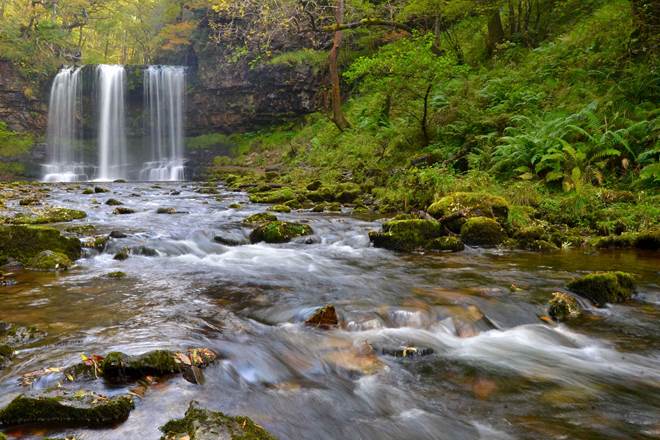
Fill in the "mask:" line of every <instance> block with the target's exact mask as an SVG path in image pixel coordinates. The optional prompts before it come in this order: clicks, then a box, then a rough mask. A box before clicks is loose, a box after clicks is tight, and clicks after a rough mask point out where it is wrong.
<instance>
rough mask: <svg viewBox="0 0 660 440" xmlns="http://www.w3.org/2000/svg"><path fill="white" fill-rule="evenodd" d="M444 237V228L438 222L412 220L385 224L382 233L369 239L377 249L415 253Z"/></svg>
mask: <svg viewBox="0 0 660 440" xmlns="http://www.w3.org/2000/svg"><path fill="white" fill-rule="evenodd" d="M442 235H443V229H442V226H441V225H440V223H438V222H437V221H435V220H423V219H412V220H394V221H390V222H387V223H384V224H383V229H382V231H381V232H375V231H372V232H370V233H369V239H370V240H371V242H372V243H373V244H374V246H375V247H380V248H385V249H390V250H394V251H413V250H415V249H419V248H424V247H426V245H427V244H428V243H429V242H430V241H431V240H433V239H435V238H438V237H441V236H442Z"/></svg>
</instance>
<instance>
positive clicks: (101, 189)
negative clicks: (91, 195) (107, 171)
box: [94, 186, 110, 194]
mask: <svg viewBox="0 0 660 440" xmlns="http://www.w3.org/2000/svg"><path fill="white" fill-rule="evenodd" d="M94 192H95V193H96V194H102V193H107V192H110V190H109V189H108V188H104V187H102V186H95V187H94Z"/></svg>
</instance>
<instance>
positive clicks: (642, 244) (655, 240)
mask: <svg viewBox="0 0 660 440" xmlns="http://www.w3.org/2000/svg"><path fill="white" fill-rule="evenodd" d="M635 247H636V248H638V249H647V250H653V251H657V250H658V249H660V229H654V230H650V231H644V232H641V233H640V234H639V235H637V237H636V238H635Z"/></svg>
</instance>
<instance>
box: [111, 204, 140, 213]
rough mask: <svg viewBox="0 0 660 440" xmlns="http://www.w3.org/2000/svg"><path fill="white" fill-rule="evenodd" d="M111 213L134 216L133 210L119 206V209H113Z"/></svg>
mask: <svg viewBox="0 0 660 440" xmlns="http://www.w3.org/2000/svg"><path fill="white" fill-rule="evenodd" d="M112 213H113V214H115V215H128V214H135V209H131V208H125V207H123V206H119V207H117V208H115V209H114V210H113V211H112Z"/></svg>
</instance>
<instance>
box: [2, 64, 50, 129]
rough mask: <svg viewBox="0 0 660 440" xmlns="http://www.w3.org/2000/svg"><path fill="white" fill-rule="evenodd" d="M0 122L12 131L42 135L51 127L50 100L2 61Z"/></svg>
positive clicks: (39, 87) (36, 86) (14, 68)
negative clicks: (49, 116) (49, 117)
mask: <svg viewBox="0 0 660 440" xmlns="http://www.w3.org/2000/svg"><path fill="white" fill-rule="evenodd" d="M0 121H3V122H5V123H6V124H7V126H8V127H9V129H10V130H14V131H30V132H34V133H37V134H40V133H42V132H43V131H44V130H45V129H46V126H47V124H48V96H47V94H46V96H44V93H43V91H42V90H41V85H40V84H33V83H31V82H30V81H27V80H25V79H24V78H23V77H22V76H21V75H20V73H19V72H18V70H17V69H16V67H15V66H13V65H12V64H11V63H9V62H8V61H5V60H2V59H0Z"/></svg>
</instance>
